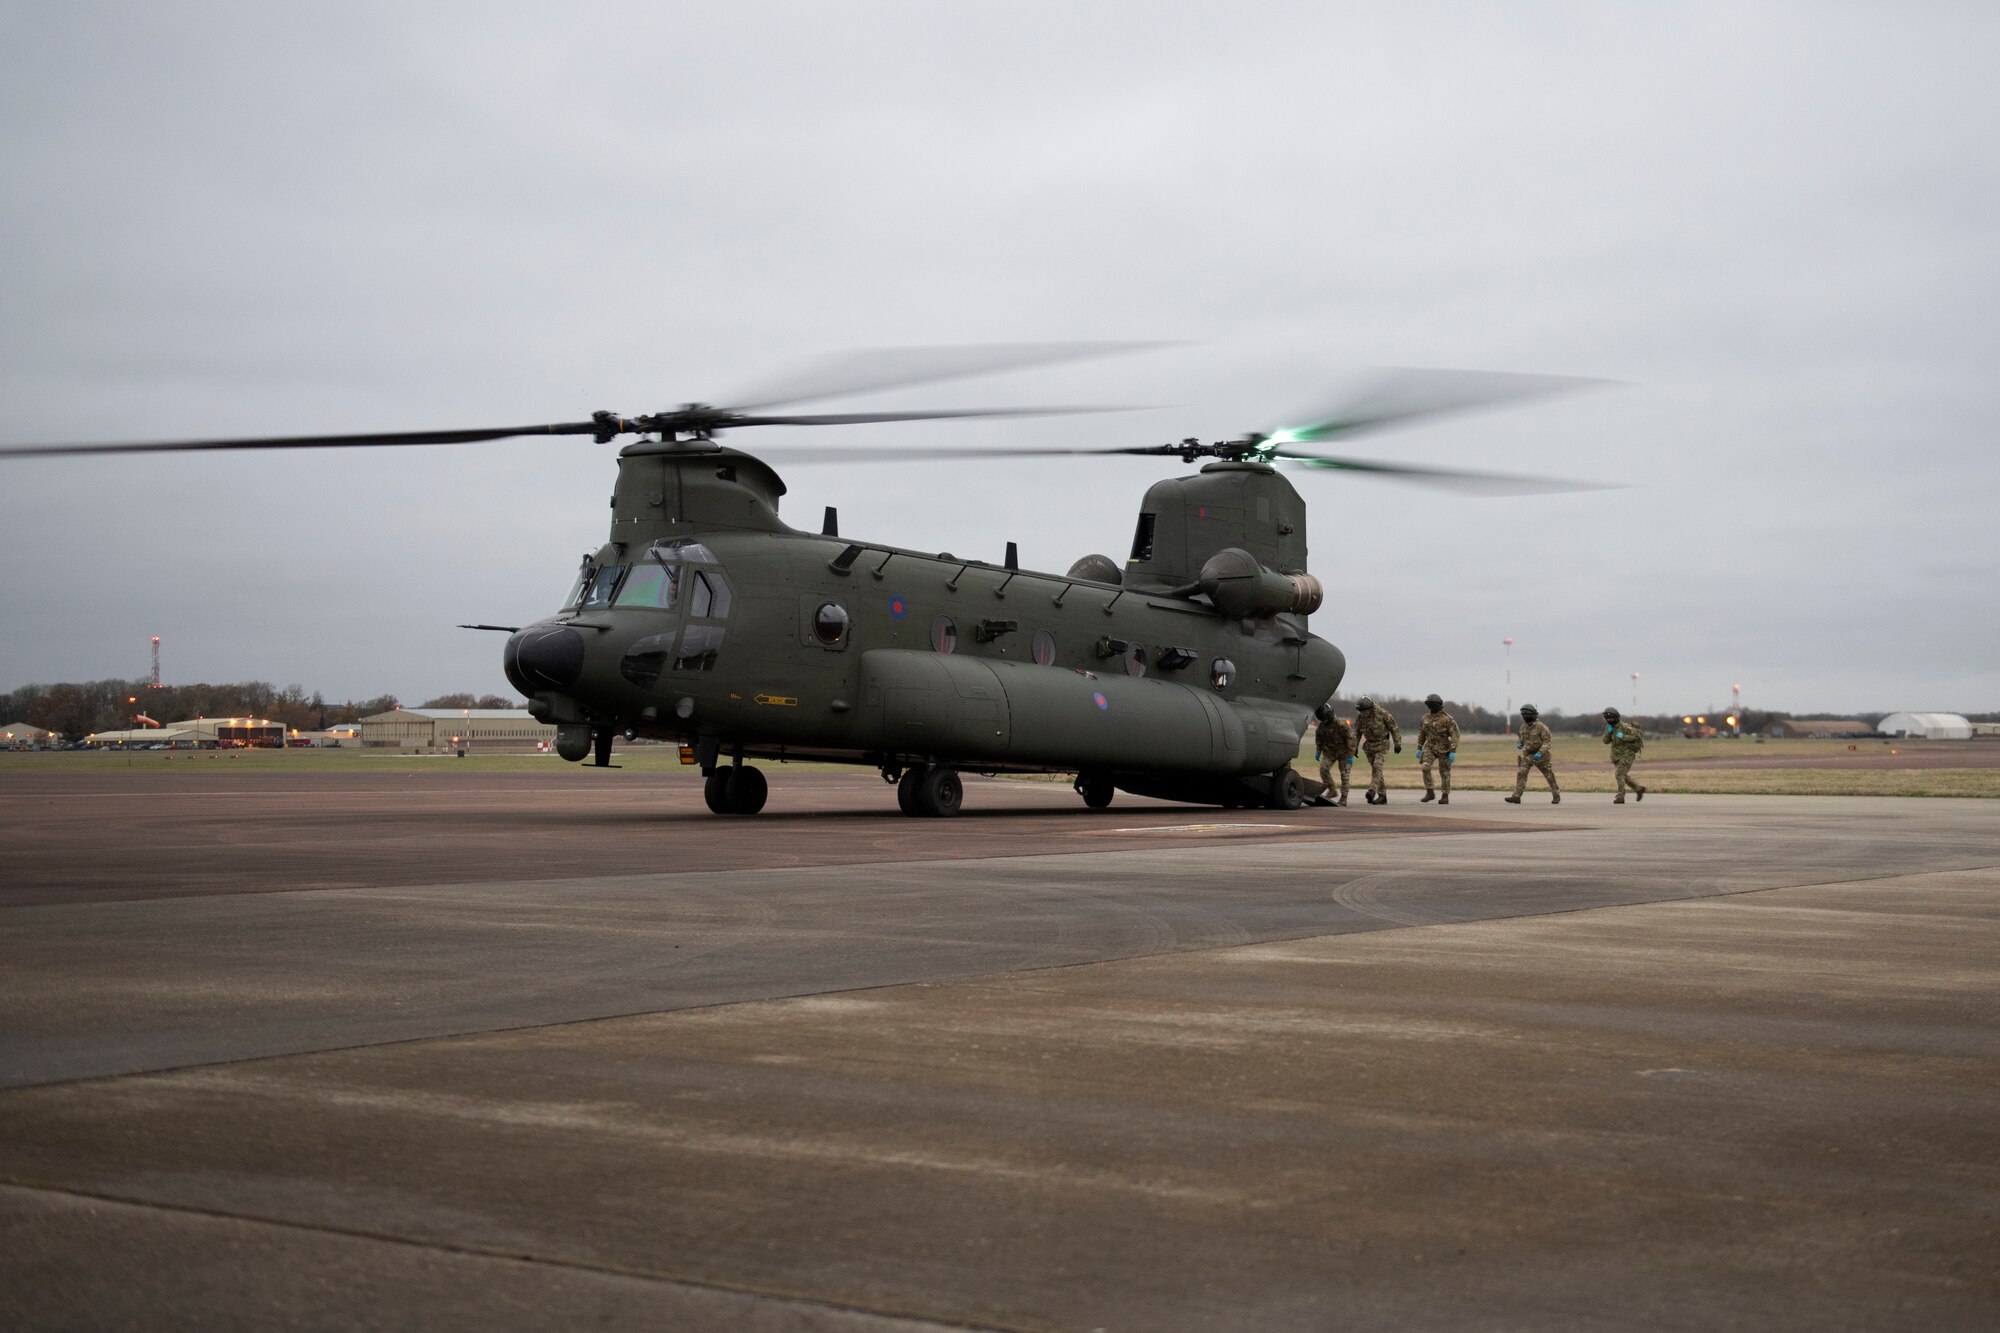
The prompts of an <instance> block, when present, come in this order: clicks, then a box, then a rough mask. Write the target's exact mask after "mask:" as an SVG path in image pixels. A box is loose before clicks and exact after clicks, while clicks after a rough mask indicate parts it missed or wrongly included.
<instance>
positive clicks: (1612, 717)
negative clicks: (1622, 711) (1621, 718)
mask: <svg viewBox="0 0 2000 1333" xmlns="http://www.w3.org/2000/svg"><path fill="white" fill-rule="evenodd" d="M1604 720H1605V721H1606V722H1616V721H1617V720H1618V710H1617V709H1615V708H1607V709H1605V710H1604Z"/></svg>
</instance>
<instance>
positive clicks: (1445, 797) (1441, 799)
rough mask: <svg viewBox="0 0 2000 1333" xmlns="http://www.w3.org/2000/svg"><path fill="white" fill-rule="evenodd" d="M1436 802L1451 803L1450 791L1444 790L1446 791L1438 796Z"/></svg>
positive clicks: (1440, 803) (1441, 803)
mask: <svg viewBox="0 0 2000 1333" xmlns="http://www.w3.org/2000/svg"><path fill="white" fill-rule="evenodd" d="M1438 804H1439V805H1450V804H1451V793H1450V792H1446V793H1445V794H1444V795H1442V796H1440V797H1438Z"/></svg>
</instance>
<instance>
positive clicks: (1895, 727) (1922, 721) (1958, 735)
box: [1877, 713, 1972, 741]
mask: <svg viewBox="0 0 2000 1333" xmlns="http://www.w3.org/2000/svg"><path fill="white" fill-rule="evenodd" d="M1877 730H1879V731H1880V732H1881V733H1882V734H1883V735H1884V736H1902V737H1905V738H1907V739H1909V740H1913V741H1915V740H1925V741H1969V740H1971V739H1972V724H1971V723H1970V722H1968V721H1966V720H1965V719H1964V718H1962V717H1960V716H1959V715H1958V714H1957V713H1891V714H1889V716H1887V717H1885V718H1883V719H1882V723H1881V725H1880V726H1879V727H1878V728H1877Z"/></svg>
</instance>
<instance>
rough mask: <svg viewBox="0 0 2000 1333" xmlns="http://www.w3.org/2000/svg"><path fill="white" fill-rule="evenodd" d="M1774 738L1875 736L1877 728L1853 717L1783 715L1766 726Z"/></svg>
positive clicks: (1822, 738)
mask: <svg viewBox="0 0 2000 1333" xmlns="http://www.w3.org/2000/svg"><path fill="white" fill-rule="evenodd" d="M1764 733H1765V734H1766V735H1767V736H1769V737H1771V739H1773V740H1782V739H1785V738H1788V737H1789V738H1794V739H1796V738H1798V737H1801V736H1809V737H1812V738H1814V739H1816V740H1825V739H1828V738H1833V739H1841V738H1851V737H1855V736H1873V735H1874V734H1875V728H1873V727H1871V726H1869V725H1868V724H1867V723H1866V722H1861V721H1857V720H1856V719H1854V718H1851V717H1781V718H1779V719H1778V720H1777V721H1775V722H1773V723H1771V724H1770V725H1769V726H1767V727H1765V728H1764Z"/></svg>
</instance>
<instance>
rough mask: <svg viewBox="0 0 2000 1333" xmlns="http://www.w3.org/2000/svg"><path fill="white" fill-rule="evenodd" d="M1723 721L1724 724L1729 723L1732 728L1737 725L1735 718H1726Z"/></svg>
mask: <svg viewBox="0 0 2000 1333" xmlns="http://www.w3.org/2000/svg"><path fill="white" fill-rule="evenodd" d="M1722 720H1723V721H1724V722H1727V723H1728V724H1729V725H1730V726H1732V727H1733V726H1735V725H1736V719H1735V718H1733V717H1725V718H1723V719H1722Z"/></svg>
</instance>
